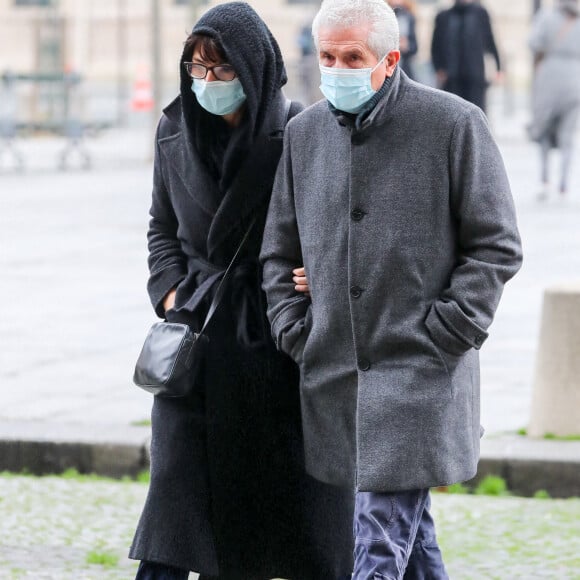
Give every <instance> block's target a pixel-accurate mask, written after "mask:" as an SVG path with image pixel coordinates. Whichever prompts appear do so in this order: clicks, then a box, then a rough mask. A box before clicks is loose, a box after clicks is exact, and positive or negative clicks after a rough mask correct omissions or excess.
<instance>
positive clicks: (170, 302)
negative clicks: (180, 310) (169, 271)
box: [163, 288, 176, 312]
mask: <svg viewBox="0 0 580 580" xmlns="http://www.w3.org/2000/svg"><path fill="white" fill-rule="evenodd" d="M175 293H176V290H175V288H173V290H170V291H169V292H168V293H167V294H166V295H165V298H164V299H163V308H164V309H165V312H167V311H168V310H171V308H173V307H174V306H175Z"/></svg>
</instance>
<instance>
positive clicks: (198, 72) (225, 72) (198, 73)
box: [183, 62, 236, 81]
mask: <svg viewBox="0 0 580 580" xmlns="http://www.w3.org/2000/svg"><path fill="white" fill-rule="evenodd" d="M183 66H185V70H186V71H187V74H188V75H189V76H190V77H191V78H193V79H204V78H205V77H206V76H207V73H208V72H209V71H211V72H212V73H213V75H214V76H215V78H216V79H218V81H233V80H234V79H235V78H236V71H235V70H234V67H233V66H232V65H231V64H217V65H215V66H205V64H198V63H196V62H184V63H183Z"/></svg>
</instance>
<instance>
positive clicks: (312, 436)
mask: <svg viewBox="0 0 580 580" xmlns="http://www.w3.org/2000/svg"><path fill="white" fill-rule="evenodd" d="M261 259H262V261H263V263H264V289H265V291H266V294H267V297H268V305H269V306H268V317H269V319H270V322H271V325H272V332H273V336H274V339H275V341H276V343H277V345H278V347H279V348H280V349H281V350H283V351H285V352H287V353H289V354H290V355H291V356H292V357H293V358H294V359H295V360H296V361H297V362H298V363H299V365H300V367H301V375H302V378H301V396H302V414H303V429H304V434H305V445H306V461H307V469H308V471H309V472H310V473H311V474H312V475H314V476H315V477H317V478H318V479H320V480H322V481H325V482H331V483H337V484H347V485H353V486H356V488H357V489H359V490H362V491H396V490H406V489H415V488H425V487H433V486H439V485H447V484H452V483H454V482H458V481H464V480H467V479H470V478H471V477H473V476H474V475H475V473H476V468H477V462H478V458H479V438H480V423H479V421H480V409H479V406H480V392H479V391H480V389H479V355H478V349H479V348H480V347H481V345H482V344H483V342H484V340H485V339H486V338H487V328H488V327H489V325H490V324H491V322H492V319H493V316H494V313H495V310H496V307H497V305H498V302H499V299H500V296H501V293H502V289H503V286H504V284H505V282H506V281H507V280H509V279H510V278H511V277H512V276H513V275H514V274H515V273H516V272H517V270H518V268H519V267H520V264H521V259H522V256H521V247H520V238H519V234H518V230H517V226H516V217H515V212H514V205H513V200H512V197H511V193H510V187H509V183H508V179H507V176H506V172H505V169H504V165H503V162H502V159H501V156H500V153H499V151H498V149H497V147H496V145H495V143H494V140H493V138H492V136H491V134H490V130H489V127H488V125H487V122H486V119H485V117H484V115H483V113H481V111H480V110H479V109H478V108H477V107H475V106H473V105H471V104H469V103H467V102H465V101H463V100H461V99H459V98H458V97H455V96H453V95H449V94H446V93H443V92H440V91H437V90H434V89H431V88H428V87H424V86H422V85H419V84H417V83H414V82H413V81H411V80H409V79H408V78H407V77H406V76H405V74H404V73H401V72H400V71H399V70H398V69H397V71H396V72H395V75H394V77H393V79H392V82H391V84H390V87H389V90H388V92H387V94H386V95H385V96H384V97H383V98H382V99H381V100H380V101H379V102H378V104H377V106H376V107H375V108H374V110H373V111H372V112H371V114H370V115H369V116H368V117H367V119H366V120H365V121H364V122H363V123H362V125H361V126H360V128H357V127H356V125H355V123H354V122H353V121H352V119H350V118H349V117H347V116H339V117H336V116H335V115H334V114H333V113H332V112H331V111H330V110H329V107H328V104H327V102H326V101H321V102H319V103H317V104H315V105H313V106H312V107H310V108H308V109H306V110H305V111H304V112H302V113H301V114H299V115H298V116H297V117H295V118H294V119H293V120H292V121H291V122H290V123H289V125H288V128H287V131H286V135H285V141H284V153H283V156H282V160H281V163H280V166H279V168H278V173H277V177H276V183H275V186H274V191H273V194H272V199H271V204H270V209H269V216H268V221H267V225H266V230H265V234H264V240H263V246H262V254H261ZM302 264H304V265H305V268H306V273H307V276H308V281H309V284H310V290H311V297H307V296H305V295H303V294H299V293H297V292H296V291H295V290H294V284H293V282H292V269H293V268H295V267H297V266H300V265H302Z"/></svg>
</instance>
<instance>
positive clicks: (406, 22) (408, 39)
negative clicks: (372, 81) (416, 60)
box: [388, 0, 418, 79]
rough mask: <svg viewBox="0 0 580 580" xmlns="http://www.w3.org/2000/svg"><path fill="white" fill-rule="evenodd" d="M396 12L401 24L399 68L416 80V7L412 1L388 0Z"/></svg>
mask: <svg viewBox="0 0 580 580" xmlns="http://www.w3.org/2000/svg"><path fill="white" fill-rule="evenodd" d="M388 4H389V5H390V6H391V8H392V9H393V10H394V11H395V14H396V16H397V22H398V23H399V34H400V38H399V45H400V50H401V60H400V61H399V66H400V67H401V68H402V69H403V70H404V71H405V72H406V73H407V75H408V76H409V77H410V78H412V79H414V78H415V73H414V71H413V57H414V56H415V55H416V54H417V48H418V47H417V35H416V33H415V6H414V3H413V2H412V1H411V0H388Z"/></svg>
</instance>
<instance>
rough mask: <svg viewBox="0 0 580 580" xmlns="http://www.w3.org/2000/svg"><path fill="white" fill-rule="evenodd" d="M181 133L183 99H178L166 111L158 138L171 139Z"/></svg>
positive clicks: (158, 130) (162, 117) (159, 125)
mask: <svg viewBox="0 0 580 580" xmlns="http://www.w3.org/2000/svg"><path fill="white" fill-rule="evenodd" d="M180 131H181V97H180V96H178V97H176V98H175V99H174V100H173V101H171V103H169V105H167V107H165V109H163V113H162V115H161V119H159V124H158V126H157V138H158V139H164V138H165V137H171V136H172V135H175V134H176V133H179V132H180Z"/></svg>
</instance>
